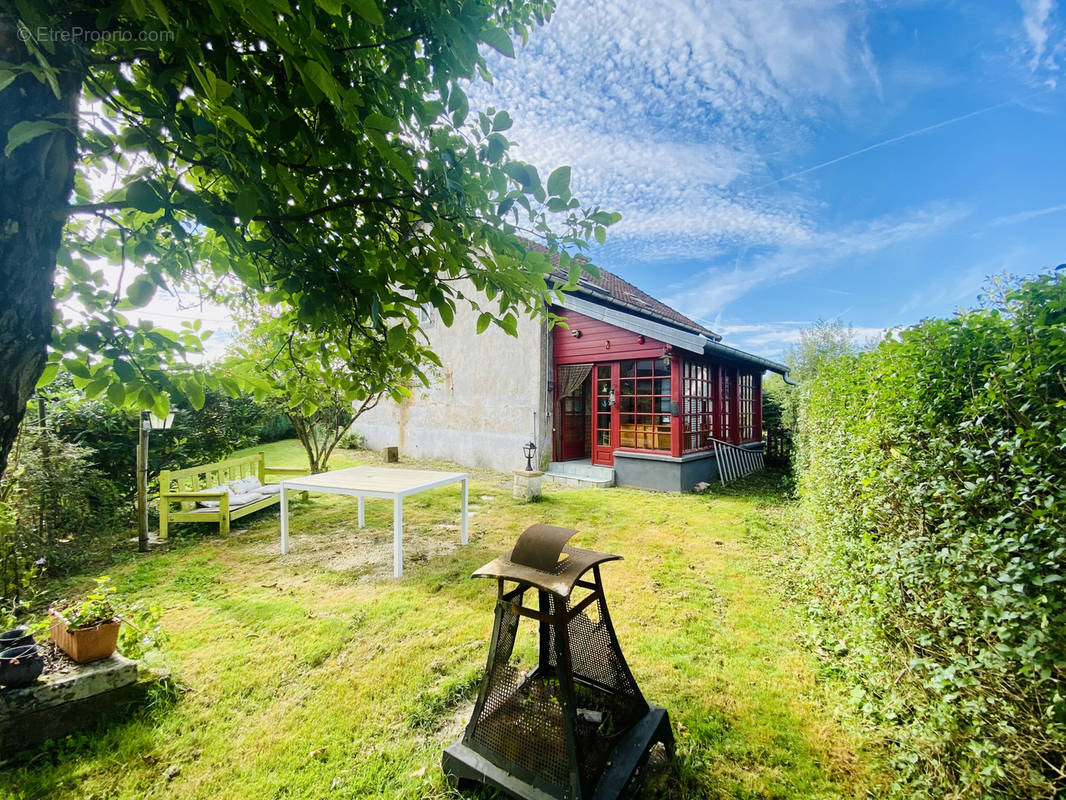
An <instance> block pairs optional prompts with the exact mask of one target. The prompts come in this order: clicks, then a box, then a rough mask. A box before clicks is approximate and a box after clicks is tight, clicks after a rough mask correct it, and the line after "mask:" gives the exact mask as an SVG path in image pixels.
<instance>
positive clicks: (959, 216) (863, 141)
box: [138, 0, 1066, 358]
mask: <svg viewBox="0 0 1066 800" xmlns="http://www.w3.org/2000/svg"><path fill="white" fill-rule="evenodd" d="M1063 3H1066V0H994V1H987V2H986V1H985V0H958V1H957V2H952V1H951V0H941V2H935V3H934V2H929V3H923V2H918V1H917V0H903V1H902V2H890V0H880V1H879V2H864V1H863V0H849V1H847V2H831V0H797V2H781V1H780V0H716V1H715V2H713V3H711V2H701V0H657V1H656V2H621V0H559V2H558V9H557V11H556V13H555V15H554V16H553V18H552V19H551V21H550V22H549V23H548V24H547V25H545V26H544V27H542V28H538V29H535V30H534V31H533V32H532V35H531V36H530V38H529V42H528V43H527V44H526V45H525V46H524V47H519V48H517V53H516V57H515V58H514V59H508V58H505V57H503V56H501V55H499V54H497V53H495V52H494V51H491V50H487V51H486V52H487V56H488V59H489V64H490V67H491V71H492V73H493V76H494V81H493V83H492V84H491V85H489V84H486V83H484V82H480V81H479V82H477V83H475V84H472V85H471V86H470V87H469V94H470V96H471V101H472V105H473V106H475V107H477V106H480V107H487V106H489V105H494V106H495V107H497V108H505V109H507V110H508V111H509V112H510V114H511V117H512V118H513V119H514V121H515V124H514V127H513V128H512V129H511V130H510V131H509V132H508V135H509V136H510V138H511V139H513V140H514V141H515V142H516V143H517V145H516V147H515V149H514V151H513V153H514V155H515V156H516V157H518V158H522V159H524V160H526V161H529V162H531V163H533V164H535V165H536V166H537V167H538V169H539V170H540V172H541V175H542V177H543V178H545V179H546V177H547V175H548V174H549V172H550V171H551V170H552V169H553V168H554V167H557V166H560V165H563V164H568V165H570V166H572V168H573V173H572V175H573V177H572V180H571V188H572V189H573V191H574V193H575V194H576V195H577V196H578V197H579V198H581V199H582V200H583V201H584V202H585V203H586V204H587V205H588V204H599V205H601V206H602V207H604V208H605V209H608V210H611V211H618V212H621V214H622V221H621V222H620V223H618V224H617V225H615V226H613V227H612V228H611V229H610V232H609V236H608V240H607V243H606V244H605V245H603V246H594V249H593V251H592V253H591V255H592V258H593V261H594V262H595V263H596V264H598V265H599V266H602V267H604V268H606V269H609V270H611V271H612V272H615V273H617V274H619V275H621V276H622V277H623V278H625V279H626V280H628V281H630V282H631V283H634V284H635V285H637V286H638V287H639V288H641V289H643V290H644V291H646V292H648V293H650V294H652V295H654V296H656V297H658V298H659V299H661V300H663V301H665V302H667V303H668V304H670V305H671V306H673V307H675V308H677V309H678V310H679V311H682V312H683V313H685V314H687V315H689V316H690V317H692V318H693V319H696V320H698V321H700V322H702V323H704V324H705V325H707V326H708V327H709V328H711V329H712V330H714V331H716V332H718V333H720V334H722V335H723V337H724V341H725V342H726V343H727V344H730V345H733V346H735V347H740V348H742V349H745V350H748V351H749V352H753V353H757V354H759V355H763V356H767V357H771V358H777V357H781V356H782V354H783V353H784V352H785V351H786V350H787V348H788V347H789V345H790V344H791V343H793V342H795V341H796V340H797V338H798V336H799V332H800V330H801V329H802V328H803V327H804V326H809V325H811V324H813V323H814V322H815V321H817V320H819V319H825V320H834V319H836V320H840V321H841V322H842V323H844V324H846V325H850V326H852V327H853V328H854V330H855V332H856V334H857V335H858V337H859V338H860V340H867V339H872V338H873V337H877V336H879V335H881V334H882V333H883V332H884V331H885V330H886V329H888V328H891V327H897V326H902V325H909V324H913V323H915V322H917V321H919V320H920V319H922V318H923V317H928V316H949V315H951V314H952V313H953V312H954V311H955V310H956V309H957V308H959V307H971V306H974V305H975V304H976V303H977V301H978V296H979V294H980V293H981V290H982V287H983V285H984V284H985V282H986V280H987V278H988V276H990V275H996V274H1001V273H1003V272H1007V273H1010V274H1014V275H1026V274H1033V273H1035V272H1038V271H1040V270H1042V269H1046V268H1047V267H1049V266H1053V265H1056V264H1059V263H1062V262H1066V74H1064V69H1066V8H1064V7H1063ZM138 316H141V317H148V318H152V319H154V320H155V321H156V322H157V323H158V324H161V325H164V326H169V327H177V325H178V320H180V319H188V318H190V316H199V317H201V318H202V319H203V320H204V322H205V324H206V325H207V326H208V327H211V328H214V329H215V330H216V331H217V333H216V335H215V336H214V337H213V339H212V340H211V341H210V342H209V343H208V354H209V355H217V354H219V353H220V352H221V351H222V350H223V349H224V347H225V345H226V342H227V341H228V340H229V339H230V338H231V337H232V330H231V329H232V322H231V320H230V315H229V314H228V312H227V311H226V310H224V309H218V308H213V307H204V308H202V309H197V310H193V311H189V310H179V309H178V308H177V303H175V302H174V300H173V299H168V298H166V297H165V296H164V295H162V294H160V295H157V299H156V300H155V301H153V302H152V304H151V305H150V306H149V307H147V308H145V309H143V310H142V311H141V312H140V314H139V315H138Z"/></svg>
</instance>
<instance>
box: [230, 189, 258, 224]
mask: <svg viewBox="0 0 1066 800" xmlns="http://www.w3.org/2000/svg"><path fill="white" fill-rule="evenodd" d="M234 208H235V210H236V211H237V216H238V217H240V218H241V220H242V221H243V222H248V221H249V220H251V218H252V217H254V216H255V213H256V211H258V210H259V195H258V193H257V192H256V190H255V189H254V188H253V187H251V186H245V187H243V188H242V189H241V190H240V192H239V193H238V194H237V200H236V202H235V203H234Z"/></svg>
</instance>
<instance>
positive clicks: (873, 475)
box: [799, 267, 1066, 797]
mask: <svg viewBox="0 0 1066 800" xmlns="http://www.w3.org/2000/svg"><path fill="white" fill-rule="evenodd" d="M800 392H801V398H802V399H801V404H800V408H801V420H800V422H801V424H800V429H801V436H800V454H799V473H800V474H799V480H800V490H801V493H802V496H803V499H804V503H805V507H806V510H807V511H808V514H809V520H810V523H811V524H810V533H811V536H812V543H813V545H814V546H815V548H816V550H821V552H822V553H823V554H824V559H825V560H824V567H825V569H824V578H825V581H826V582H827V585H828V587H829V588H830V590H831V594H832V595H833V596H834V598H835V599H836V600H837V601H839V602H840V604H841V606H840V607H841V608H842V610H843V611H844V613H845V614H846V615H847V616H849V618H851V619H853V620H855V619H858V620H861V622H862V624H860V625H858V626H856V627H857V630H859V631H861V633H860V634H859V636H860V637H862V638H864V639H865V641H863V642H862V643H861V644H860V645H859V646H857V647H856V651H857V652H861V653H865V654H866V655H865V656H863V658H865V659H866V660H867V662H868V663H867V664H866V665H865V666H866V668H867V669H866V670H865V673H866V676H867V677H866V680H867V683H868V687H867V688H868V694H867V695H865V696H866V697H867V698H868V701H869V702H868V704H867V710H871V709H872V710H873V711H874V712H875V713H877V712H880V713H881V719H882V720H885V721H886V722H888V723H889V724H891V725H893V726H895V730H894V731H893V733H892V734H891V738H895V739H896V740H897V741H898V742H899V744H900V749H899V751H898V753H899V759H898V762H899V763H898V766H899V767H900V768H901V770H902V771H901V772H900V773H899V774H900V775H901V783H902V784H904V785H905V786H906V793H907V794H909V795H911V796H918V795H921V794H926V795H928V796H941V797H943V796H951V797H986V796H1005V797H1051V796H1055V795H1056V794H1057V793H1060V792H1064V791H1066V776H1064V773H1063V770H1064V768H1066V761H1064V755H1063V754H1064V752H1066V274H1064V273H1063V272H1062V268H1061V267H1060V268H1059V270H1058V271H1055V272H1052V273H1050V274H1047V275H1043V276H1041V277H1039V278H1036V279H1033V280H1029V281H1026V282H1023V283H1020V284H1017V285H1011V286H1009V287H1006V288H1002V285H1001V288H1000V290H999V293H998V296H997V297H995V298H994V299H991V300H990V301H989V302H988V304H987V305H986V306H985V307H983V308H981V309H979V310H975V311H971V312H966V313H960V314H959V315H958V316H957V317H956V318H954V319H950V320H928V321H925V322H923V323H922V324H920V325H918V326H916V327H914V328H911V329H908V330H905V331H903V332H902V333H900V334H898V335H897V336H895V337H893V338H891V339H889V340H887V341H885V342H883V343H881V344H880V345H879V346H877V347H876V348H874V349H872V350H869V351H866V352H862V353H858V354H850V355H842V356H841V357H839V358H836V359H834V360H833V361H831V362H830V363H828V364H824V365H822V367H821V369H820V370H819V372H818V374H817V375H816V376H815V377H814V378H813V379H812V380H810V381H809V382H807V383H806V384H805V385H804V386H803V387H802V389H801V390H800ZM886 645H888V646H886ZM893 660H895V662H896V663H895V665H894V666H895V667H896V668H898V667H899V666H900V665H902V669H901V670H899V671H898V672H897V669H896V668H893V669H892V670H891V671H889V668H888V665H889V664H890V663H891V662H892V661H893ZM889 676H892V679H891V680H889Z"/></svg>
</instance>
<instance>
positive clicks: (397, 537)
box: [281, 467, 470, 578]
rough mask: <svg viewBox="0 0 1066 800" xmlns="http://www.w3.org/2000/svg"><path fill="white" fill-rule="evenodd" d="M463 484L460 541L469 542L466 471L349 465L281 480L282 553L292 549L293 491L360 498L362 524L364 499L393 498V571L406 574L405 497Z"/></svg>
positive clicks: (362, 520)
mask: <svg viewBox="0 0 1066 800" xmlns="http://www.w3.org/2000/svg"><path fill="white" fill-rule="evenodd" d="M460 482H461V483H462V484H463V512H462V514H463V516H462V520H463V521H462V528H461V533H460V536H459V541H460V542H461V543H462V544H466V543H467V520H468V516H469V514H468V511H467V502H468V499H469V494H470V475H469V474H468V473H466V472H436V471H434V470H424V469H390V468H388V467H348V468H347V469H339V470H337V471H336V472H321V473H319V474H318V475H305V476H301V477H298V478H286V479H285V480H283V481H282V482H281V552H282V553H288V552H289V498H288V493H289V492H321V493H322V494H346V495H351V496H354V497H358V498H359V527H360V528H362V527H363V526H364V524H365V521H366V509H365V505H364V500H365V498H367V497H381V498H385V499H391V500H392V574H393V575H394V576H395V577H397V578H399V577H401V576H402V575H403V499H404V498H405V497H409V496H411V495H413V494H418V493H419V492H425V491H428V490H430V489H436V488H438V487H440V486H446V485H447V484H449V483H460Z"/></svg>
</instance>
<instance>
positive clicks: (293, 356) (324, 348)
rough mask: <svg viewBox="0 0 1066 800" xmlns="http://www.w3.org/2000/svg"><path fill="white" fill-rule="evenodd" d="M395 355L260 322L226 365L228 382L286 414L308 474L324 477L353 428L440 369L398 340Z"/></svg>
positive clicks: (282, 321)
mask: <svg viewBox="0 0 1066 800" xmlns="http://www.w3.org/2000/svg"><path fill="white" fill-rule="evenodd" d="M393 344H394V347H387V346H386V347H378V346H375V345H374V343H373V342H368V341H366V340H364V339H360V338H355V337H353V338H351V339H349V340H344V341H340V340H338V339H336V338H331V337H329V336H328V335H323V336H322V337H321V338H319V337H318V336H315V335H312V334H308V333H304V332H301V331H299V330H298V329H297V328H296V327H295V326H294V321H293V320H290V319H289V318H288V317H284V316H283V317H280V318H275V319H269V320H265V321H262V322H260V323H259V324H258V325H256V326H255V327H254V328H253V329H251V330H250V331H249V333H248V334H247V335H246V337H245V343H244V344H243V345H242V346H239V347H238V348H237V349H236V353H235V355H234V356H233V357H232V358H231V359H230V360H229V362H228V368H229V369H228V375H227V377H226V378H225V379H224V381H226V382H233V383H234V384H235V385H234V386H233V387H231V388H233V389H236V387H237V386H241V387H243V388H248V389H251V390H252V392H253V393H254V394H255V395H256V396H257V398H259V399H262V400H266V401H267V402H269V403H272V404H273V405H274V406H275V407H276V408H277V409H278V410H279V411H281V412H282V413H283V414H285V415H286V416H287V417H288V418H289V420H290V421H291V422H292V425H293V427H294V428H295V429H296V435H297V437H298V438H299V439H300V443H301V444H302V445H303V446H304V450H305V451H306V452H307V461H308V464H309V465H310V467H311V472H313V473H318V472H325V471H326V469H327V464H328V463H329V457H330V455H332V453H333V450H334V448H335V447H336V446H337V443H338V442H339V441H340V440H341V438H342V437H343V436H344V434H345V433H346V432H347V430H348V428H349V427H351V425H352V423H354V422H355V421H356V420H357V419H358V418H359V417H360V416H361V415H362V414H363V413H365V412H367V411H369V410H370V409H372V408H374V407H375V406H376V405H377V404H378V403H379V402H380V401H381V399H382V397H384V396H386V395H389V396H391V397H393V398H394V399H396V400H401V399H403V398H404V397H407V396H408V395H409V394H410V389H409V388H408V386H409V385H410V384H411V383H412V381H414V380H420V381H421V382H422V383H424V384H425V383H428V379H427V377H426V376H425V374H424V373H423V372H422V370H421V368H420V367H419V364H421V363H426V362H429V363H432V364H436V365H438V366H439V364H440V361H439V360H438V359H437V357H436V356H435V355H434V354H433V353H432V352H431V351H429V350H428V349H427V348H425V347H422V346H420V345H416V344H414V343H413V342H412V340H410V339H409V338H406V337H404V338H403V339H400V338H399V337H397V338H396V340H395V341H394V342H393Z"/></svg>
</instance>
